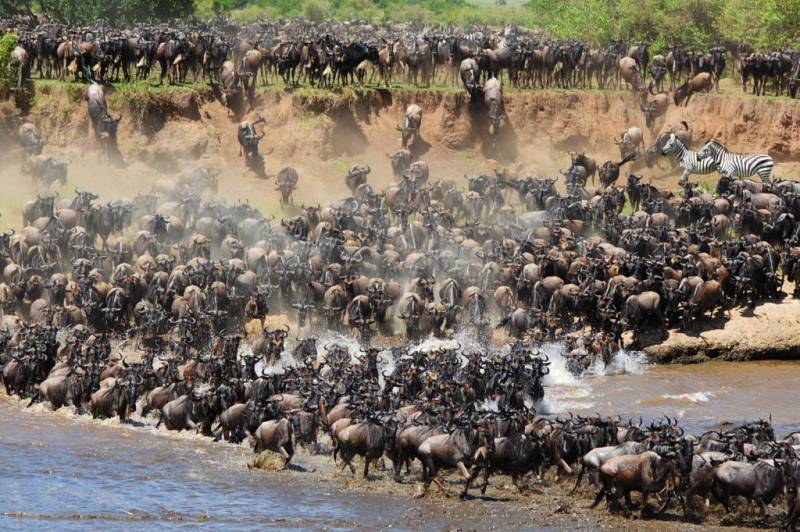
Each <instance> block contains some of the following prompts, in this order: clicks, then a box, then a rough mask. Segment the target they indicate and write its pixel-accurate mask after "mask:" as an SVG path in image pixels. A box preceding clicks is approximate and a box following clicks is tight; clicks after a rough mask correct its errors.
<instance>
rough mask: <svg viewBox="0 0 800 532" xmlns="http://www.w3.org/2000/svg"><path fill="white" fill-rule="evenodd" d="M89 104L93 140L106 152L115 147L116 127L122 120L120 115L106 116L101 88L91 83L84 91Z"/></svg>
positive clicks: (104, 99)
mask: <svg viewBox="0 0 800 532" xmlns="http://www.w3.org/2000/svg"><path fill="white" fill-rule="evenodd" d="M86 97H87V100H88V102H89V118H90V119H91V121H92V127H93V128H94V136H95V139H96V140H97V141H98V142H100V143H101V144H102V145H103V147H104V150H105V151H106V152H108V151H109V150H110V149H113V148H115V147H116V142H117V126H118V124H119V122H120V120H122V115H120V116H118V117H117V118H114V117H112V116H111V115H109V114H108V104H107V103H106V97H105V92H104V90H103V86H102V85H100V84H98V83H92V84H91V85H89V88H88V89H87V91H86Z"/></svg>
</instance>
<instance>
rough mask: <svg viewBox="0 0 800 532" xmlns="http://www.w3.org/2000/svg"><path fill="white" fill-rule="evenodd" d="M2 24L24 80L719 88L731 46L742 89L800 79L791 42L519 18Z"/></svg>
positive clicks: (791, 88)
mask: <svg viewBox="0 0 800 532" xmlns="http://www.w3.org/2000/svg"><path fill="white" fill-rule="evenodd" d="M0 28H2V29H3V30H4V31H15V32H17V33H18V34H19V43H20V46H19V48H18V49H17V51H16V52H15V60H16V62H17V65H18V67H19V71H18V73H19V75H18V79H19V83H21V82H22V80H23V79H25V78H26V77H28V76H30V74H31V73H32V72H34V73H36V74H37V75H38V77H40V78H57V79H61V80H64V79H66V77H67V76H69V75H74V77H75V79H77V78H78V77H79V76H80V77H83V78H84V79H85V80H87V81H91V80H95V81H119V80H120V79H122V78H124V79H125V80H126V81H129V80H131V79H134V78H137V79H147V78H149V77H150V75H151V72H153V71H154V66H155V65H156V64H158V67H159V69H158V70H159V74H158V76H159V80H160V81H161V82H162V83H163V82H164V81H165V80H166V81H168V82H169V83H183V82H185V81H187V79H189V78H190V76H191V79H192V80H194V81H201V80H208V81H210V82H212V83H218V86H219V89H220V91H221V93H222V94H223V95H224V96H226V97H232V96H235V95H238V94H240V93H241V92H247V91H250V90H252V89H253V88H254V87H255V86H256V85H257V83H258V80H259V78H260V79H261V82H262V83H267V82H268V81H269V80H270V79H280V80H282V81H283V82H284V83H285V84H286V85H287V86H289V85H294V84H296V83H298V82H300V81H306V82H308V83H310V84H311V85H314V86H320V87H330V86H333V85H337V84H339V85H344V84H352V83H357V84H359V85H364V84H366V83H370V82H373V81H377V82H378V83H380V84H384V85H387V86H388V85H389V84H390V83H391V82H392V81H393V80H398V77H400V76H402V77H403V78H404V81H407V82H409V83H414V84H417V85H419V84H431V83H432V82H433V81H434V80H435V79H441V80H442V82H443V83H445V84H447V83H457V82H458V80H459V77H460V79H461V81H462V82H463V83H464V86H465V88H466V89H467V90H472V89H474V87H475V86H477V85H478V83H479V81H480V78H481V77H483V79H484V81H485V80H486V79H489V78H492V77H496V78H499V79H502V76H503V74H505V75H506V76H507V78H508V80H509V82H510V83H511V84H512V85H513V86H515V87H522V88H533V87H537V86H538V87H541V88H546V87H561V88H585V87H588V88H591V87H592V86H593V85H595V84H596V85H597V86H598V87H600V88H609V87H616V88H619V86H620V84H621V83H623V82H625V83H628V84H630V83H632V82H633V81H634V78H637V77H638V78H641V81H644V80H645V79H646V78H648V77H649V78H650V79H651V80H652V86H653V87H654V88H655V89H656V90H658V91H662V90H663V88H664V83H665V82H666V80H667V77H669V82H670V88H672V89H676V87H678V88H680V87H679V86H682V87H683V89H684V90H687V89H688V84H689V83H691V82H692V81H693V80H694V85H695V86H700V85H702V88H703V89H704V90H708V89H709V88H712V87H716V88H717V89H718V88H719V80H720V78H721V77H722V76H723V74H724V73H725V70H726V66H727V62H728V59H726V57H727V58H730V59H731V60H732V63H734V64H736V69H735V70H736V75H738V76H739V77H740V79H741V82H742V88H743V90H747V84H748V83H749V82H751V81H752V85H753V92H754V93H755V94H764V93H765V91H766V85H767V83H768V82H771V83H772V86H773V90H774V91H775V94H789V95H791V96H792V97H794V96H795V95H796V92H797V87H798V85H799V84H800V61H799V59H800V55H799V54H798V52H797V51H796V50H793V49H789V48H785V49H781V50H775V51H771V52H764V53H762V52H756V51H754V50H753V47H752V46H750V45H749V44H747V43H744V42H735V43H729V44H728V45H727V46H720V45H718V46H715V47H712V48H711V49H710V50H708V51H702V50H690V49H688V47H686V46H683V45H682V44H680V42H675V43H674V44H671V45H670V46H668V47H667V49H666V50H665V51H663V53H660V54H654V53H652V52H651V50H650V46H651V45H650V43H649V42H646V41H641V42H634V43H626V42H623V41H619V40H617V41H613V42H611V43H609V44H608V45H607V46H604V47H592V46H590V45H588V44H586V43H582V42H580V41H579V40H576V39H571V40H557V39H553V38H550V37H548V36H546V35H543V34H541V32H537V31H534V30H530V29H526V28H522V27H519V26H508V27H506V28H503V29H502V30H496V29H492V28H489V27H486V26H469V27H464V28H456V27H453V26H447V27H436V26H433V27H429V26H426V27H416V26H414V25H410V24H405V23H386V24H383V25H378V26H376V25H372V24H368V23H365V22H359V21H350V22H345V23H342V22H335V21H329V22H325V23H317V22H311V21H308V20H302V19H294V20H291V21H289V22H285V23H282V22H266V21H264V22H257V23H251V24H244V23H237V22H234V21H226V20H215V21H209V22H205V23H199V22H198V23H187V22H181V21H175V22H174V23H172V24H161V25H151V24H136V25H134V26H133V27H131V28H127V29H119V28H114V27H111V26H108V25H106V24H103V23H98V24H96V25H94V26H92V27H71V26H66V25H63V24H57V23H52V22H47V21H40V20H31V19H27V18H22V19H7V20H4V21H0ZM474 73H477V76H476V77H473V74H474ZM635 88H636V87H635Z"/></svg>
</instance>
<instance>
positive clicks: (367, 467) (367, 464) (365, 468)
mask: <svg viewBox="0 0 800 532" xmlns="http://www.w3.org/2000/svg"><path fill="white" fill-rule="evenodd" d="M369 462H370V458H369V456H365V457H364V479H367V478H368V476H367V474H368V473H369Z"/></svg>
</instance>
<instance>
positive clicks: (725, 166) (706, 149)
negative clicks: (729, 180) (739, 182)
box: [697, 140, 775, 184]
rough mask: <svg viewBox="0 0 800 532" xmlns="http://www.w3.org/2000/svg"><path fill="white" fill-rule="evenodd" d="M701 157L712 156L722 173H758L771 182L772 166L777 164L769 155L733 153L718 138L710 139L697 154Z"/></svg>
mask: <svg viewBox="0 0 800 532" xmlns="http://www.w3.org/2000/svg"><path fill="white" fill-rule="evenodd" d="M697 156H698V158H699V159H701V160H702V159H705V158H706V157H708V158H711V159H712V160H713V161H714V162H715V163H716V164H717V166H718V167H719V173H720V174H726V175H729V176H731V177H738V178H744V177H751V176H753V175H755V174H758V175H759V177H761V180H762V181H763V182H764V183H767V184H769V183H770V179H769V177H770V174H772V167H773V166H775V163H774V161H773V160H772V157H770V156H769V155H755V154H754V155H745V154H741V153H731V152H729V151H728V150H727V149H725V146H723V145H722V144H720V143H719V142H718V141H716V140H710V141H708V143H706V145H705V146H703V149H702V150H700V151H699V152H698V154H697Z"/></svg>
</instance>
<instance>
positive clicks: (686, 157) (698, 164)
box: [661, 133, 717, 183]
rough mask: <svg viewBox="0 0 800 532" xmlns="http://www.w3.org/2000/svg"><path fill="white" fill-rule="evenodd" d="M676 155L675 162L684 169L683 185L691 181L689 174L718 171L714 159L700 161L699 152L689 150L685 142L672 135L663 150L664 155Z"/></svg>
mask: <svg viewBox="0 0 800 532" xmlns="http://www.w3.org/2000/svg"><path fill="white" fill-rule="evenodd" d="M670 153H672V154H674V155H675V161H677V163H678V166H680V167H681V168H683V175H681V180H680V182H681V183H685V182H686V181H687V180H688V179H689V174H710V173H711V172H713V171H715V170H716V169H717V164H716V162H715V161H714V159H700V158H699V157H698V156H697V152H694V151H691V150H688V149H687V148H686V146H685V145H684V144H683V142H681V141H680V139H679V138H678V137H677V136H676V135H675V133H670V134H669V137H667V141H666V142H665V143H664V146H663V147H662V148H661V154H662V155H669V154H670Z"/></svg>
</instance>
